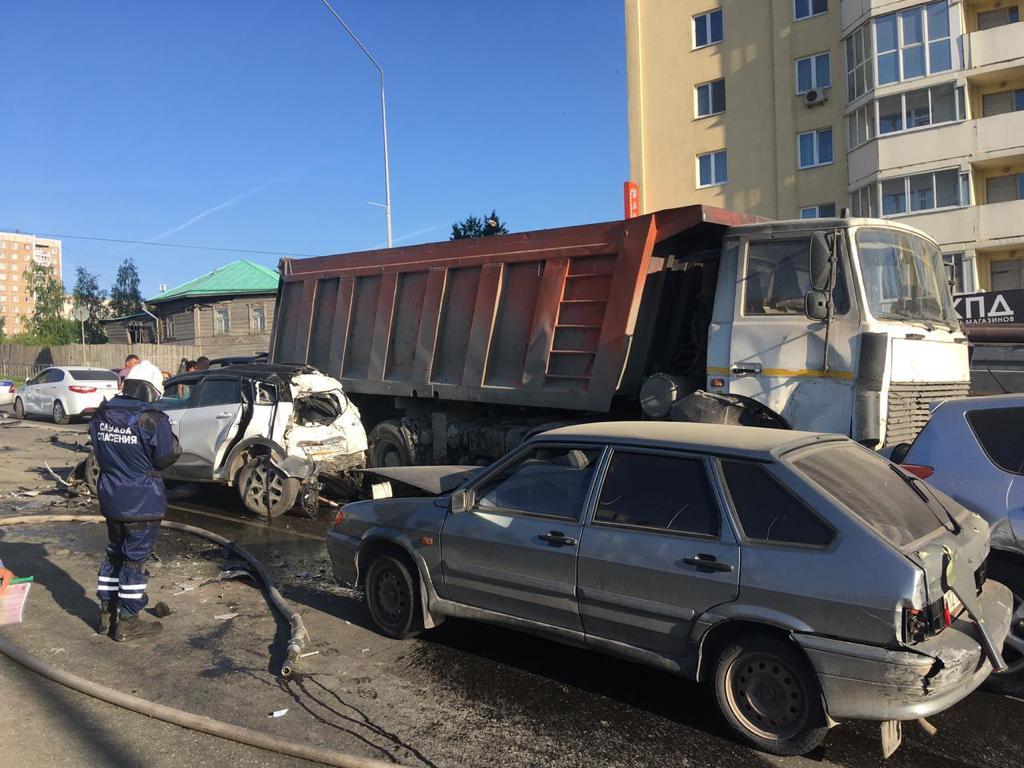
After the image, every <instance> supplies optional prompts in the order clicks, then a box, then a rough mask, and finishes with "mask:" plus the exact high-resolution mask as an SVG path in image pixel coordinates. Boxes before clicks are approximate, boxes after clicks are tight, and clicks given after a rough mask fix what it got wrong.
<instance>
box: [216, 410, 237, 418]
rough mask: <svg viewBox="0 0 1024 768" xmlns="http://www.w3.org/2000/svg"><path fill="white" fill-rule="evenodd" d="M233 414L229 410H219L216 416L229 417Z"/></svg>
mask: <svg viewBox="0 0 1024 768" xmlns="http://www.w3.org/2000/svg"><path fill="white" fill-rule="evenodd" d="M234 415H235V414H233V413H232V412H231V411H221V412H220V413H218V414H217V418H218V419H230V418H231V417H232V416H234Z"/></svg>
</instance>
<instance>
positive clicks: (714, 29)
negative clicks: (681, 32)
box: [693, 8, 722, 48]
mask: <svg viewBox="0 0 1024 768" xmlns="http://www.w3.org/2000/svg"><path fill="white" fill-rule="evenodd" d="M720 42H722V9H721V8H716V9H715V10H713V11H708V12H707V13H702V14H700V15H698V16H694V17H693V47H694V48H703V47H704V46H706V45H714V44H715V43H720Z"/></svg>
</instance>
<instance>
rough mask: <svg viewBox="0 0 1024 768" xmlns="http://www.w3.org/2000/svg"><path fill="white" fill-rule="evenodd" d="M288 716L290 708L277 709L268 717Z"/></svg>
mask: <svg viewBox="0 0 1024 768" xmlns="http://www.w3.org/2000/svg"><path fill="white" fill-rule="evenodd" d="M287 714H288V707H285V708H284V709H275V710H274V711H273V712H271V713H270V714H269V715H267V717H284V716H285V715H287Z"/></svg>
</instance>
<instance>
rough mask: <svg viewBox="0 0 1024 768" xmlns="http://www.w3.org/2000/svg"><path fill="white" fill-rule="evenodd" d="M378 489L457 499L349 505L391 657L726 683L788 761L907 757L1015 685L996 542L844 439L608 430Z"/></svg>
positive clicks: (362, 577) (348, 578)
mask: <svg viewBox="0 0 1024 768" xmlns="http://www.w3.org/2000/svg"><path fill="white" fill-rule="evenodd" d="M372 471H373V472H375V473H377V474H378V475H382V476H384V477H388V478H390V479H391V480H392V481H398V482H402V483H404V484H408V485H415V486H420V487H423V488H429V489H430V490H431V491H433V492H434V493H437V494H438V495H437V496H435V497H434V498H426V499H424V498H377V499H375V500H372V501H362V502H356V503H352V504H348V505H346V506H345V507H344V508H343V509H342V510H341V511H340V512H339V514H338V517H337V519H336V521H335V525H334V526H333V528H332V529H331V530H330V531H329V532H328V538H327V544H328V549H329V552H330V555H331V558H332V561H333V564H334V571H335V575H336V576H337V577H338V578H339V579H341V580H342V581H345V582H348V583H355V584H362V585H363V586H364V587H365V591H366V598H367V604H368V607H369V610H370V614H371V616H372V618H373V621H374V623H375V624H376V625H377V627H378V628H379V629H380V630H381V631H382V632H383V633H385V634H387V635H389V636H391V637H397V638H403V637H409V636H412V635H414V634H416V633H417V632H418V631H419V630H420V629H422V628H425V627H426V628H429V627H432V626H435V625H437V624H438V623H439V622H441V621H442V620H443V619H444V618H445V617H446V616H457V617H463V618H470V619H479V620H482V621H489V622H494V623H499V624H504V625H508V626H510V627H514V628H516V629H520V630H524V631H528V632H534V633H539V634H543V635H546V636H549V637H551V638H554V639H556V640H560V641H562V642H566V643H570V644H575V645H579V646H583V647H589V648H594V649H597V650H600V651H604V652H607V653H612V654H616V655H619V656H624V657H626V658H629V659H633V660H635V661H638V662H641V663H644V664H648V665H651V666H655V667H659V668H661V669H664V670H666V671H668V672H672V673H676V674H679V675H682V676H684V677H688V678H692V679H696V680H699V681H707V682H708V684H709V685H710V686H711V688H712V691H713V695H714V698H715V701H716V702H717V705H718V707H719V709H720V710H721V713H722V715H723V717H724V718H725V721H726V722H727V723H728V725H729V726H730V727H731V729H732V730H733V732H734V733H735V734H736V735H737V736H738V737H739V738H741V739H742V740H744V741H745V742H747V743H749V744H751V745H753V746H755V747H757V748H759V749H762V750H765V751H768V752H772V753H775V754H780V755H793V754H804V753H806V752H808V751H810V750H812V749H814V748H815V747H816V746H818V745H819V744H820V743H821V741H822V740H823V739H824V737H825V734H826V733H827V731H828V729H829V728H830V727H831V726H833V725H835V724H836V723H837V722H838V721H841V720H850V719H863V720H876V721H884V725H883V735H885V734H888V736H887V738H885V739H883V740H884V741H887V742H888V743H887V747H888V749H890V750H891V749H894V748H895V746H896V745H897V744H898V738H897V737H896V735H895V734H898V733H899V727H898V723H899V721H904V720H914V719H917V718H922V717H927V716H929V715H931V714H934V713H936V712H939V711H942V710H944V709H946V708H948V707H949V706H951V705H952V704H954V703H955V702H957V701H959V700H960V699H962V698H963V697H964V696H966V695H967V694H969V693H970V692H971V691H972V690H974V689H975V688H976V687H977V686H978V685H980V684H981V682H982V681H983V680H984V679H985V678H986V677H988V675H989V673H990V672H991V671H992V669H993V666H1001V665H1002V661H1001V659H1000V657H999V652H998V650H997V649H998V648H999V646H1000V645H1001V644H1002V642H1003V639H1004V638H1005V636H1006V633H1007V630H1008V625H1009V621H1010V605H1011V597H1010V593H1009V590H1007V589H1006V587H1004V586H1003V585H1001V584H999V583H997V582H994V581H988V580H987V579H986V576H985V561H986V558H987V556H988V549H989V543H988V526H987V524H986V523H985V521H984V520H982V519H981V518H980V517H978V516H977V515H975V514H973V513H971V512H969V511H968V510H966V509H965V508H964V507H962V506H961V505H959V504H956V503H955V502H953V501H952V500H951V499H949V498H947V497H945V496H943V495H941V494H938V493H936V492H935V491H933V490H932V489H930V488H928V487H927V486H925V485H924V484H923V483H920V482H919V481H918V480H917V479H916V478H914V477H913V476H911V475H908V474H907V473H905V472H903V470H901V469H899V468H898V467H896V466H895V465H893V464H891V463H890V462H888V461H887V460H885V459H883V458H881V457H879V456H878V455H876V454H875V453H873V452H871V451H869V450H867V449H866V448H863V447H861V446H859V445H857V444H856V443H854V442H853V441H851V440H849V439H848V438H845V437H840V436H837V435H820V434H812V433H804V432H790V431H781V430H778V431H777V430H766V429H757V428H753V427H727V426H709V425H697V424H678V423H664V422H622V423H603V424H593V425H583V426H573V427H565V428H561V429H556V430H552V431H550V432H546V433H543V434H541V435H539V436H537V437H535V438H533V439H531V440H529V441H527V442H526V443H524V444H523V445H521V446H520V447H519V448H518V449H516V450H515V451H513V452H512V453H511V454H509V455H508V456H507V457H505V458H504V459H502V460H501V461H499V462H497V463H496V464H494V465H492V466H491V467H489V468H487V469H485V470H483V471H475V472H471V468H465V467H461V468H460V467H456V468H452V467H398V468H392V469H375V470H372ZM467 475H468V479H463V480H462V482H461V483H460V484H459V485H458V487H457V488H456V489H454V490H450V486H451V484H452V483H458V481H459V479H460V478H466V477H467ZM381 485H383V484H381ZM446 491H450V492H446ZM377 495H380V494H377Z"/></svg>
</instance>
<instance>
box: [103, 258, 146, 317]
mask: <svg viewBox="0 0 1024 768" xmlns="http://www.w3.org/2000/svg"><path fill="white" fill-rule="evenodd" d="M110 311H111V312H112V313H113V316H114V317H124V316H125V315H134V314H136V313H137V312H141V311H142V294H141V293H140V292H139V270H137V269H136V268H135V262H134V261H132V260H131V258H130V257H129V258H127V259H125V260H124V261H122V262H121V266H119V267H118V268H117V277H115V278H114V286H113V287H112V288H111V289H110Z"/></svg>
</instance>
